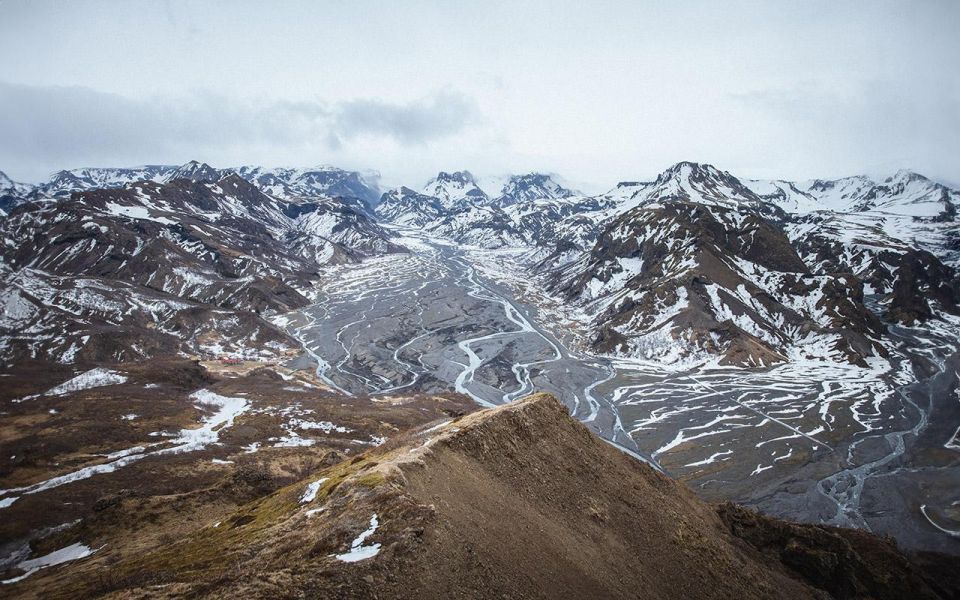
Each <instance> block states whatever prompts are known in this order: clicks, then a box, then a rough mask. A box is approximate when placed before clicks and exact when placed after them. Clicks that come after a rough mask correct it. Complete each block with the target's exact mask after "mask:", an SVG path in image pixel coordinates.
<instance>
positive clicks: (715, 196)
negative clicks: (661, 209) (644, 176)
mask: <svg viewBox="0 0 960 600" xmlns="http://www.w3.org/2000/svg"><path fill="white" fill-rule="evenodd" d="M648 199H649V200H652V201H664V200H682V201H687V202H697V203H701V204H712V205H719V206H727V207H730V206H740V205H744V204H746V205H757V204H758V203H759V202H760V198H759V197H757V195H756V194H754V193H753V192H752V191H751V190H750V189H749V188H747V187H746V186H744V185H743V184H742V183H741V182H740V180H739V179H737V178H736V177H734V176H733V175H731V174H730V173H728V172H727V171H721V170H720V169H718V168H716V167H714V166H713V165H711V164H707V163H696V162H690V161H681V162H678V163H676V164H674V165H671V166H670V167H669V168H667V169H666V170H665V171H664V172H663V173H660V175H658V176H657V180H656V181H655V182H654V184H653V187H652V189H651V191H650V193H649V195H648Z"/></svg>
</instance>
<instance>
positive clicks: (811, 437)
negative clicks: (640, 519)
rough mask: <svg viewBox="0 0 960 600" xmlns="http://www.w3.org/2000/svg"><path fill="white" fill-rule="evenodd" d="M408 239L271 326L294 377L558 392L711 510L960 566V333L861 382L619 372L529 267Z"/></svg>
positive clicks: (791, 369) (366, 389)
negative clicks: (738, 508) (883, 538)
mask: <svg viewBox="0 0 960 600" xmlns="http://www.w3.org/2000/svg"><path fill="white" fill-rule="evenodd" d="M397 232H398V234H400V235H401V236H402V239H400V240H399V241H400V242H401V243H402V244H403V245H405V246H407V247H408V248H411V250H412V252H411V254H400V255H387V256H384V257H379V258H373V259H369V260H366V261H364V262H362V263H360V264H348V265H340V266H336V267H331V268H329V270H328V271H327V272H326V273H325V275H324V280H323V281H322V282H321V284H320V286H318V288H319V289H320V290H323V291H322V292H321V293H320V295H319V297H318V298H317V301H316V303H315V304H313V305H311V306H309V307H307V308H306V309H303V310H300V311H296V312H293V313H288V314H286V315H281V316H279V317H276V318H275V322H276V323H277V324H278V325H281V326H283V327H285V328H286V329H287V331H288V332H290V333H291V334H292V335H294V337H296V338H297V339H298V340H300V341H301V343H302V344H303V345H304V347H305V348H306V349H307V351H308V354H309V356H310V357H311V358H312V360H311V361H306V360H303V361H301V364H299V365H296V366H299V367H301V368H308V367H309V368H311V369H314V368H315V369H316V374H317V376H318V377H319V379H320V380H322V381H324V382H326V383H327V384H329V385H331V386H333V387H335V388H338V389H340V390H341V391H344V392H347V393H349V394H357V395H366V394H370V395H374V396H390V395H393V394H404V393H409V392H413V391H426V392H437V391H440V390H447V389H450V388H453V389H455V390H456V391H459V392H461V393H464V394H467V395H469V396H470V397H472V398H473V399H474V400H475V401H476V402H477V403H478V404H480V405H483V406H491V405H496V404H502V403H505V402H509V401H512V400H515V399H517V398H520V397H522V396H524V395H526V394H528V393H531V392H533V391H546V392H550V393H553V394H555V395H556V396H557V397H558V398H560V399H561V400H562V401H563V403H564V404H565V405H566V406H567V407H568V409H569V411H570V413H571V415H573V416H575V417H576V418H578V419H579V420H580V421H582V422H583V423H585V424H586V425H587V426H588V427H590V428H591V429H593V430H594V431H596V432H597V433H598V434H600V435H601V436H602V437H603V438H605V439H606V440H608V441H610V442H612V443H614V444H615V445H617V446H619V447H620V448H621V449H622V450H624V451H626V452H629V453H631V454H634V455H638V456H640V457H642V458H643V459H644V460H646V461H648V462H650V463H651V464H653V465H654V466H655V467H657V468H659V469H662V470H663V471H665V472H667V473H669V474H671V475H673V476H675V477H677V478H679V479H681V480H684V481H686V482H687V483H689V484H690V485H691V486H692V487H693V488H694V489H696V490H698V492H699V493H700V494H701V495H702V496H704V497H706V498H709V499H731V500H734V501H737V502H741V503H744V504H747V505H751V506H755V507H757V508H759V509H761V510H763V511H764V512H766V513H768V514H771V515H775V516H779V517H785V518H790V519H796V520H801V521H810V522H826V523H830V524H835V525H845V526H855V527H860V528H866V529H869V530H871V531H874V532H876V533H880V534H889V535H892V536H894V537H895V538H896V539H897V540H898V541H899V542H900V543H901V544H902V545H903V546H905V547H908V548H911V549H916V550H919V549H926V550H937V551H942V552H949V553H953V554H957V553H960V495H958V493H960V491H958V489H957V487H956V486H955V485H952V484H951V482H956V481H958V480H960V453H958V451H960V440H958V439H957V435H958V433H957V425H958V424H960V391H958V381H960V352H958V350H960V341H958V339H957V334H956V332H957V331H960V323H957V322H944V321H935V322H931V323H930V324H928V325H925V326H923V327H917V328H904V327H897V328H893V333H894V336H895V338H896V339H897V340H898V342H899V346H898V347H897V348H895V349H894V352H893V353H892V355H891V357H890V358H889V359H883V358H880V357H876V358H875V359H873V360H871V362H870V364H869V367H867V368H861V367H855V366H851V365H845V364H838V363H836V362H833V361H829V360H824V361H823V362H816V361H806V362H800V363H798V362H791V363H788V364H784V365H779V366H774V367H766V368H759V369H741V368H729V367H726V368H724V367H718V366H716V365H715V364H711V363H710V362H704V361H699V363H700V364H698V361H696V360H693V361H691V360H687V361H686V362H678V363H677V364H675V365H670V366H665V365H663V364H661V363H654V362H647V361H642V360H636V359H629V360H627V359H613V358H609V357H601V356H595V355H591V354H590V353H588V352H586V351H585V350H583V348H584V347H585V345H584V344H582V343H581V340H582V336H581V334H580V333H579V329H580V328H579V324H580V323H579V322H578V318H577V315H576V314H575V313H571V312H570V310H569V309H564V308H563V307H562V305H560V304H558V303H555V302H552V301H551V299H550V298H549V297H547V296H546V295H544V294H543V293H541V292H540V291H539V290H538V288H537V285H536V282H532V281H529V279H528V278H526V277H525V276H523V275H521V274H520V273H521V270H520V269H519V264H520V261H521V260H522V256H520V255H519V251H516V250H501V251H489V250H483V251H481V250H469V249H467V250H464V249H462V248H459V247H457V246H454V245H452V244H450V243H449V242H445V241H443V240H438V239H432V238H428V237H424V236H423V235H422V234H419V233H417V232H415V231H411V230H404V229H398V230H397ZM308 363H309V364H308Z"/></svg>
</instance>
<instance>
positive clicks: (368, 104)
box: [0, 82, 479, 171]
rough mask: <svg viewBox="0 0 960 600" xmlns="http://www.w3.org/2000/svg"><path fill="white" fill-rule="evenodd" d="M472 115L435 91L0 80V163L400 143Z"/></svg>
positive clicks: (464, 102) (459, 100)
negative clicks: (345, 94) (182, 88)
mask: <svg viewBox="0 0 960 600" xmlns="http://www.w3.org/2000/svg"><path fill="white" fill-rule="evenodd" d="M477 122H479V110H478V109H477V106H476V103H475V102H474V101H473V99H472V98H470V97H467V96H465V95H463V94H459V93H456V92H452V91H444V92H438V93H434V94H431V95H428V96H426V97H423V98H420V99H417V100H413V101H411V102H406V103H394V102H388V101H384V100H380V99H370V98H363V99H355V100H350V101H344V102H324V101H319V100H317V101H287V100H283V101H249V100H240V99H235V98H232V97H229V96H225V95H222V94H216V93H211V92H193V93H190V94H187V95H181V96H177V97H152V98H148V99H143V100H139V99H131V98H127V97H124V96H119V95H116V94H109V93H104V92H99V91H96V90H92V89H89V88H84V87H57V86H24V85H17V84H10V83H3V82H0V131H3V132H4V134H3V136H2V138H0V165H3V167H6V168H10V169H11V170H13V169H15V168H20V169H23V170H33V171H36V170H37V168H38V166H40V165H42V167H43V169H44V170H45V171H49V170H52V169H55V168H61V167H66V166H76V165H91V164H131V163H135V162H160V161H168V160H171V159H173V160H180V159H182V157H184V156H191V157H192V156H202V157H208V156H209V157H214V158H213V159H216V157H222V156H233V155H242V154H244V153H243V148H258V149H260V151H261V152H262V150H263V149H264V148H283V149H284V150H285V151H286V152H287V153H289V152H291V150H296V149H298V150H300V152H301V154H317V153H326V152H340V151H343V150H344V149H345V148H346V147H348V146H349V145H350V144H351V142H353V141H354V140H364V141H369V140H370V139H373V140H382V141H386V142H389V143H395V144H399V145H401V146H409V145H423V144H429V143H431V142H433V141H435V140H439V139H442V138H446V137H450V136H455V135H457V134H459V133H461V132H463V131H464V130H466V129H467V128H469V127H470V126H471V125H472V124H474V123H477Z"/></svg>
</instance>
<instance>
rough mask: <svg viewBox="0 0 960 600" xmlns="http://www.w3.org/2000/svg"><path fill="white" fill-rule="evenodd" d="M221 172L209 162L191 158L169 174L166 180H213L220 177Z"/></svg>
mask: <svg viewBox="0 0 960 600" xmlns="http://www.w3.org/2000/svg"><path fill="white" fill-rule="evenodd" d="M220 177H221V173H220V171H218V170H217V169H214V168H213V167H211V166H210V165H208V164H207V163H201V162H199V161H196V160H191V161H189V162H187V163H185V164H183V165H181V166H180V167H179V168H177V170H176V171H174V172H173V173H171V174H170V175H168V176H167V178H166V181H173V180H174V179H189V180H190V181H198V182H199V181H203V182H212V181H217V180H218V179H220Z"/></svg>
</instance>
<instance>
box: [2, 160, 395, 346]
mask: <svg viewBox="0 0 960 600" xmlns="http://www.w3.org/2000/svg"><path fill="white" fill-rule="evenodd" d="M214 172H215V170H212V169H210V168H209V167H207V166H206V165H195V168H194V169H193V173H194V174H195V175H196V177H194V178H193V179H191V178H188V177H183V178H174V179H171V180H170V181H169V182H168V183H158V182H154V181H149V180H138V181H136V182H134V183H129V184H126V185H124V186H123V187H111V188H103V189H94V190H89V191H85V192H79V193H76V194H74V195H73V196H71V197H70V198H69V199H65V200H60V201H58V202H55V203H54V202H42V203H27V204H24V205H21V206H20V207H18V208H17V209H15V210H13V211H12V212H11V214H10V215H9V217H8V218H7V219H5V220H4V222H3V227H2V229H0V235H2V242H3V248H2V254H0V267H2V279H3V292H2V293H3V300H2V303H3V305H4V306H5V307H6V310H5V311H4V315H3V318H2V321H0V331H2V335H0V338H2V340H3V345H2V347H0V354H2V356H3V358H4V360H11V359H13V358H14V357H16V356H21V355H24V354H26V355H29V356H32V357H34V358H39V357H41V356H46V357H48V358H50V359H52V360H56V361H60V362H68V363H69V362H73V361H74V360H76V359H77V358H78V357H79V356H85V357H86V359H87V360H91V359H93V358H94V357H99V358H101V359H102V358H105V357H109V356H112V357H113V358H115V359H118V360H122V359H127V360H130V359H134V358H137V357H144V356H150V355H153V354H155V353H157V352H161V351H168V350H169V349H170V348H177V347H181V348H190V349H191V350H192V351H194V352H199V351H202V350H203V349H204V348H216V349H218V351H219V352H227V351H229V352H235V353H238V354H241V355H243V354H245V353H247V352H268V353H269V352H276V351H278V350H282V349H284V348H290V347H292V343H291V342H289V341H288V340H287V338H286V336H285V334H283V333H282V332H280V331H279V330H277V329H276V328H274V327H272V326H270V325H269V324H268V323H266V322H265V321H262V320H260V318H259V317H258V315H259V314H260V313H264V312H266V313H270V312H276V311H285V310H290V309H292V308H295V307H299V306H303V305H305V304H307V303H308V302H309V297H310V296H311V294H312V291H311V281H312V280H313V279H314V278H315V276H316V274H317V273H318V271H319V270H320V269H322V268H323V267H324V266H325V265H330V264H338V263H343V262H347V261H356V260H360V259H362V258H365V257H369V256H372V255H375V254H381V253H390V252H402V251H404V248H402V247H401V246H399V245H398V244H396V243H394V242H393V241H392V237H393V235H392V234H391V233H389V232H388V231H386V230H385V229H383V228H382V227H381V226H380V225H378V224H377V223H376V222H375V221H374V220H373V219H372V218H371V217H370V216H369V215H368V214H367V213H366V212H364V211H362V210H358V209H357V208H356V207H355V205H353V204H351V203H349V202H343V201H340V200H338V199H330V198H317V199H315V200H313V201H309V202H307V201H302V200H300V199H298V200H297V201H295V202H289V201H284V200H280V199H278V198H275V197H273V196H268V195H266V194H264V193H263V192H262V191H260V189H259V188H257V187H256V186H254V185H252V184H250V183H249V182H248V181H246V180H245V179H243V178H242V177H240V176H239V175H237V174H235V173H230V174H228V175H226V176H223V177H221V178H220V179H218V180H216V181H209V180H208V179H209V177H211V176H212V173H214ZM251 336H252V337H251ZM271 340H272V343H273V345H269V344H270V343H271ZM264 344H268V345H267V346H264Z"/></svg>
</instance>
